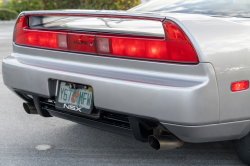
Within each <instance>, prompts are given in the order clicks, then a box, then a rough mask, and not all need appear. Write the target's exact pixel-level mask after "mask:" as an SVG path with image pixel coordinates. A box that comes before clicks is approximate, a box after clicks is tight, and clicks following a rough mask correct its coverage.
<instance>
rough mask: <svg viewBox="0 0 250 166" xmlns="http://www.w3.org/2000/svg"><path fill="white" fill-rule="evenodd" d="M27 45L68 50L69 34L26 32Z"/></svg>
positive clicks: (26, 30)
mask: <svg viewBox="0 0 250 166" xmlns="http://www.w3.org/2000/svg"><path fill="white" fill-rule="evenodd" d="M24 34H25V44H26V45H30V46H36V47H45V48H54V49H68V39H67V38H68V33H65V32H48V31H38V30H29V29H25V30H24Z"/></svg>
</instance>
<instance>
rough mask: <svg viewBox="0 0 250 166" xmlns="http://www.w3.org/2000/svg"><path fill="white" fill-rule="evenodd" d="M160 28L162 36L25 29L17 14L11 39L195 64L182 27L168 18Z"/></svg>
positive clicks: (66, 48)
mask: <svg viewBox="0 0 250 166" xmlns="http://www.w3.org/2000/svg"><path fill="white" fill-rule="evenodd" d="M163 27H164V29H165V34H166V37H165V38H160V37H145V36H134V35H117V34H99V33H92V34H88V33H86V34H85V33H78V32H74V33H73V32H69V31H52V30H33V29H30V28H27V18H26V17H25V16H20V17H19V19H18V21H17V24H16V27H15V36H14V42H15V43H17V44H22V45H28V46H35V47H41V48H51V49H60V50H67V51H71V52H83V53H92V54H98V55H103V56H114V57H125V58H136V59H145V60H157V61H168V62H181V63H198V58H197V55H196V52H195V50H194V48H193V46H192V44H191V42H190V41H189V39H188V38H187V36H186V35H185V33H184V32H183V31H182V30H181V28H180V27H179V26H178V25H177V24H175V23H174V22H172V21H168V20H166V21H163Z"/></svg>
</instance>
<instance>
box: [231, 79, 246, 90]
mask: <svg viewBox="0 0 250 166" xmlns="http://www.w3.org/2000/svg"><path fill="white" fill-rule="evenodd" d="M248 88H249V81H239V82H234V83H232V84H231V91H232V92H237V91H242V90H246V89H248Z"/></svg>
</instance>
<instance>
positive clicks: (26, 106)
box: [23, 103, 38, 114]
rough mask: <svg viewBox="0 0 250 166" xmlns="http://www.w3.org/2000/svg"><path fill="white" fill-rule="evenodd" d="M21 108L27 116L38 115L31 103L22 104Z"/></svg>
mask: <svg viewBox="0 0 250 166" xmlns="http://www.w3.org/2000/svg"><path fill="white" fill-rule="evenodd" d="M23 108H24V110H25V111H26V112H27V114H38V112H37V110H36V107H35V105H34V104H33V103H23Z"/></svg>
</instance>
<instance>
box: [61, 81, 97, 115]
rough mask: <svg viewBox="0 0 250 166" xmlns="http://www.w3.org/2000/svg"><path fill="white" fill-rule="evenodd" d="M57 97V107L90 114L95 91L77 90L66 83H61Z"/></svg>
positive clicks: (87, 89) (90, 89) (89, 88)
mask: <svg viewBox="0 0 250 166" xmlns="http://www.w3.org/2000/svg"><path fill="white" fill-rule="evenodd" d="M58 91H59V93H58V96H57V103H58V104H57V107H60V108H63V109H67V110H71V111H76V112H79V113H88V114H89V113H90V112H91V110H92V98H93V89H92V87H88V88H77V89H72V88H70V87H69V85H66V83H65V82H61V83H60V86H59V89H58Z"/></svg>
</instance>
